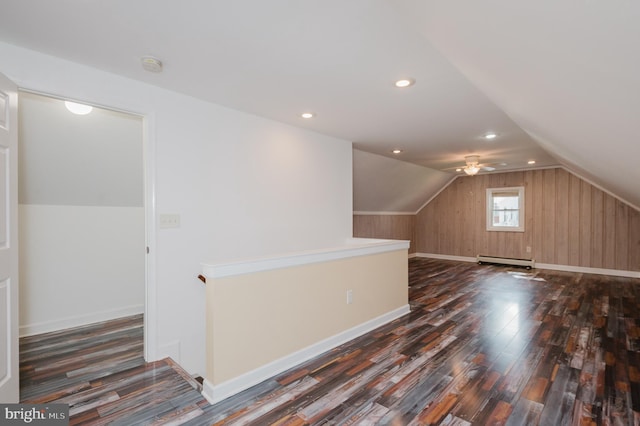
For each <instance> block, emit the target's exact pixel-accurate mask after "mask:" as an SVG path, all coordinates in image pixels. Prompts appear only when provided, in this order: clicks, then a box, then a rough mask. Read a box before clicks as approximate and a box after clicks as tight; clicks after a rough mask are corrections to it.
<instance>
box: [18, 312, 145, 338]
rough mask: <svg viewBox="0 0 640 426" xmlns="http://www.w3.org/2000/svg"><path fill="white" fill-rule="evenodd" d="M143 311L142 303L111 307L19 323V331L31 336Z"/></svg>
mask: <svg viewBox="0 0 640 426" xmlns="http://www.w3.org/2000/svg"><path fill="white" fill-rule="evenodd" d="M143 313H144V305H132V306H125V307H124V308H117V309H111V310H108V311H101V312H92V313H90V314H86V315H77V316H73V317H66V318H60V319H55V320H51V321H43V322H39V323H35V324H27V325H21V326H20V331H19V333H20V337H26V336H33V335H34V334H42V333H49V332H51V331H59V330H64V329H67V328H74V327H80V326H83V325H87V324H93V323H96V322H102V321H109V320H112V319H116V318H122V317H128V316H131V315H137V314H143Z"/></svg>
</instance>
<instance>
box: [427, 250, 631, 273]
mask: <svg viewBox="0 0 640 426" xmlns="http://www.w3.org/2000/svg"><path fill="white" fill-rule="evenodd" d="M415 256H416V257H426V258H430V259H443V260H457V261H460V262H474V263H475V262H476V261H477V258H475V257H465V256H449V255H446V254H433V253H416V254H415ZM535 268H536V269H550V270H553V271H564V272H579V273H583V274H597V275H611V276H614V277H626V278H640V272H636V271H623V270H620V269H604V268H588V267H586V266H570V265H556V264H553V263H538V262H536V266H535Z"/></svg>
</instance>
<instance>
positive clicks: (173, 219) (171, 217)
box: [160, 214, 180, 229]
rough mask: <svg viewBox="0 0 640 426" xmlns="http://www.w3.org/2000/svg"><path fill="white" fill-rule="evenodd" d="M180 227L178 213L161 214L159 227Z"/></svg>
mask: <svg viewBox="0 0 640 426" xmlns="http://www.w3.org/2000/svg"><path fill="white" fill-rule="evenodd" d="M168 228H180V215H179V214H161V215H160V229H168Z"/></svg>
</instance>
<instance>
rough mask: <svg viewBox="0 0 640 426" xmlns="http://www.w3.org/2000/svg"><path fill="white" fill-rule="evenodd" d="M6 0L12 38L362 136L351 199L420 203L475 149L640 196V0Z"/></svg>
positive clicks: (387, 205)
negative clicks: (400, 82)
mask: <svg viewBox="0 0 640 426" xmlns="http://www.w3.org/2000/svg"><path fill="white" fill-rule="evenodd" d="M3 3H4V4H3V5H2V14H0V41H4V42H7V43H11V44H15V45H18V46H21V47H25V48H28V49H33V50H37V51H41V52H43V53H47V54H51V55H55V56H59V57H62V58H65V59H69V60H72V61H75V62H78V63H82V64H85V65H89V66H93V67H97V68H101V69H103V70H106V71H109V72H113V73H116V74H121V75H124V76H127V77H130V78H132V79H137V80H141V81H144V82H147V83H150V84H154V85H158V86H161V87H165V88H168V89H171V90H175V91H178V92H182V93H186V94H189V95H192V96H195V97H198V98H201V99H205V100H208V101H211V102H214V103H217V104H221V105H225V106H228V107H231V108H234V109H238V110H241V111H245V112H249V113H252V114H256V115H260V116H264V117H267V118H271V119H274V120H278V121H281V122H285V123H289V124H292V125H295V126H300V127H305V128H308V129H310V130H313V131H317V132H321V133H325V134H329V135H332V136H335V137H339V138H342V139H346V140H349V141H352V142H353V143H354V148H355V149H356V152H355V154H354V209H355V210H369V211H415V210H416V209H417V208H419V207H420V206H421V205H422V204H423V203H424V202H425V201H427V200H428V199H429V198H430V197H431V196H432V195H433V194H435V193H436V192H437V190H438V189H439V188H441V187H442V185H443V184H444V183H446V182H448V181H450V180H451V179H452V178H453V177H454V176H455V174H456V172H455V167H456V166H459V165H462V164H464V157H465V156H466V155H470V154H475V155H479V156H480V161H481V163H490V164H492V165H493V167H495V168H496V169H497V170H498V171H500V170H514V169H526V168H528V167H544V166H553V165H558V164H561V165H564V166H565V167H567V168H569V169H571V170H573V171H575V172H577V173H578V174H580V175H582V176H584V177H586V178H587V179H589V180H591V181H592V182H594V183H596V184H598V185H600V186H601V187H603V188H604V189H606V190H608V191H610V192H612V193H614V194H616V195H617V196H618V197H620V198H622V199H623V200H626V201H627V202H629V203H630V204H632V205H634V206H636V207H637V206H640V185H639V183H640V169H638V168H637V167H635V166H636V158H637V157H638V156H639V154H640V96H639V95H640V25H638V24H637V22H640V5H639V4H638V3H636V2H630V1H620V2H604V1H590V2H584V1H551V0H538V1H535V2H533V1H531V2H513V1H507V0H487V1H482V2H478V1H473V0H467V1H450V0H449V1H444V0H395V1H384V0H349V1H343V0H341V1H338V0H326V1H322V2H310V1H300V0H269V1H258V0H227V1H204V0H186V1H180V2H175V1H170V0H140V1H134V2H132V1H129V0H126V1H125V0H112V1H109V2H97V1H86V0H67V1H64V2H51V1H49V0H23V1H19V2H18V1H16V2H3ZM144 55H152V56H155V57H157V58H159V59H161V60H162V61H163V63H164V71H163V72H162V73H159V74H152V73H149V72H146V71H144V70H143V69H142V67H141V66H140V57H142V56H144ZM0 65H1V64H0ZM0 71H1V69H0ZM399 78H412V79H415V84H414V85H412V86H410V87H408V88H404V89H398V88H396V87H395V86H394V84H393V83H394V82H395V81H396V80H397V79H399ZM305 111H311V112H313V113H314V114H315V117H314V118H312V119H307V120H305V119H302V118H301V117H300V114H301V113H302V112H305ZM487 132H495V133H496V134H497V137H496V138H495V139H493V140H490V141H489V140H486V139H484V138H483V136H484V135H485V134H486V133H487ZM396 148H397V149H400V150H402V152H401V153H400V154H397V155H396V154H392V153H391V151H392V150H393V149H396ZM384 157H388V158H384ZM530 160H535V161H536V164H535V165H534V166H531V165H529V164H527V162H528V161H530Z"/></svg>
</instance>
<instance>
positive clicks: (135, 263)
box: [19, 204, 144, 335]
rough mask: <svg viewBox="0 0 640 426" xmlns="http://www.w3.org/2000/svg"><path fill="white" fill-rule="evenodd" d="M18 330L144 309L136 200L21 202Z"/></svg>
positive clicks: (140, 215) (141, 242) (141, 224)
mask: <svg viewBox="0 0 640 426" xmlns="http://www.w3.org/2000/svg"><path fill="white" fill-rule="evenodd" d="M19 215H20V231H19V232H20V334H21V335H29V334H36V333H44V332H48V331H53V330H60V329H63V328H68V327H74V326H77V325H81V324H88V323H92V322H96V321H102V320H106V319H112V318H117V317H120V316H125V315H132V314H135V313H140V312H143V310H144V254H143V253H144V209H143V208H142V207H103V206H51V205H31V204H21V205H20V210H19Z"/></svg>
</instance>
